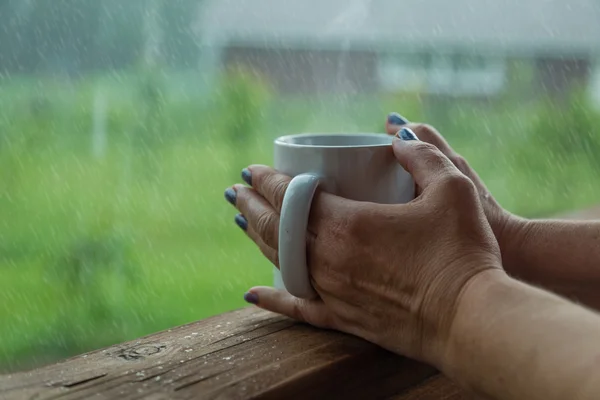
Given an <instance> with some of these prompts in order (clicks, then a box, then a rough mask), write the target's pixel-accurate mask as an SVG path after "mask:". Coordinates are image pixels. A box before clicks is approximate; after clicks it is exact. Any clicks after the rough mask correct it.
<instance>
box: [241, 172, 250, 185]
mask: <svg viewBox="0 0 600 400" xmlns="http://www.w3.org/2000/svg"><path fill="white" fill-rule="evenodd" d="M242 179H243V180H244V182H246V183H247V184H248V185H250V186H252V172H250V170H249V169H248V168H244V169H243V170H242Z"/></svg>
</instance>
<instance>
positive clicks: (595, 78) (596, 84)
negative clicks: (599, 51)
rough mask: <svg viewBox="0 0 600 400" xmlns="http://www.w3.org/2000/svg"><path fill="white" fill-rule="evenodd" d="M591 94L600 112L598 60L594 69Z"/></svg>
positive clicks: (599, 71)
mask: <svg viewBox="0 0 600 400" xmlns="http://www.w3.org/2000/svg"><path fill="white" fill-rule="evenodd" d="M589 94H590V97H591V99H592V103H593V104H594V105H595V106H596V108H597V109H598V110H600V59H598V60H596V62H595V63H594V65H593V67H592V75H591V79H590V89H589Z"/></svg>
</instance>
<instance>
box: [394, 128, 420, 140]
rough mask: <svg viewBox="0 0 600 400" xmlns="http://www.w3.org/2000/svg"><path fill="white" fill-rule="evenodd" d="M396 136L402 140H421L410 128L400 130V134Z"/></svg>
mask: <svg viewBox="0 0 600 400" xmlns="http://www.w3.org/2000/svg"><path fill="white" fill-rule="evenodd" d="M396 136H398V137H399V138H400V139H402V140H419V138H418V137H417V135H415V133H414V132H413V131H411V130H410V129H408V128H402V129H400V130H399V131H398V133H396Z"/></svg>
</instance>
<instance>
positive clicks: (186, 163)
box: [0, 76, 600, 370]
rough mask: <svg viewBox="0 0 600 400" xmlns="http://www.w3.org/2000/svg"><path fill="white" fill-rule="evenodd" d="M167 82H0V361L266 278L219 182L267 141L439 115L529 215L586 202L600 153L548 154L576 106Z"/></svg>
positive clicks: (191, 308) (215, 305)
mask: <svg viewBox="0 0 600 400" xmlns="http://www.w3.org/2000/svg"><path fill="white" fill-rule="evenodd" d="M40 82H42V83H43V84H42V83H40ZM140 82H141V83H140ZM144 82H145V83H144ZM236 82H237V83H236V85H239V86H240V87H241V86H243V85H245V84H246V83H244V82H245V81H243V80H241V81H236ZM144 84H145V85H148V84H150V85H151V87H154V88H156V93H158V97H153V96H154V95H153V94H152V93H150V94H148V92H147V91H146V92H144V91H143V90H142V89H143V87H142V89H140V87H141V85H144ZM98 85H100V86H101V87H102V88H103V90H104V91H105V93H106V94H107V96H108V97H107V98H108V103H107V104H108V114H107V117H106V118H107V134H108V136H107V143H108V146H107V150H106V154H105V156H104V157H102V158H99V159H97V158H94V157H93V156H92V151H91V132H92V126H93V122H92V121H93V108H92V105H93V96H94V87H96V86H98ZM153 85H154V86H153ZM192 86H193V85H192ZM170 87H171V85H170V83H169V80H168V79H165V80H164V81H162V82H161V81H154V80H152V79H150V81H144V80H143V79H137V78H133V77H126V76H125V77H124V76H110V77H96V78H89V79H87V80H83V81H81V82H76V83H74V84H73V85H72V86H69V85H66V84H65V83H60V82H59V83H52V82H49V83H48V81H45V80H37V79H32V78H19V79H18V80H16V79H15V80H12V81H10V82H0V274H1V275H0V338H2V342H3V346H2V348H1V349H0V370H14V369H20V368H25V367H29V366H34V365H37V364H39V363H44V362H49V361H52V360H55V359H58V358H62V357H65V356H68V355H72V354H75V353H78V352H82V351H87V350H91V349H94V348H98V347H101V346H106V345H110V344H114V343H117V342H121V341H124V340H127V339H133V338H135V337H138V336H141V335H144V334H148V333H151V332H154V331H158V330H161V329H166V328H169V327H171V326H174V325H178V324H182V323H186V322H190V321H193V320H198V319H202V318H205V317H208V316H210V315H214V314H217V313H222V312H224V311H227V310H232V309H235V308H238V307H241V306H243V305H244V303H243V301H242V295H243V293H244V292H245V290H246V289H247V288H248V287H250V286H253V285H259V284H270V283H271V279H272V267H271V266H270V265H269V263H268V262H267V261H266V260H265V259H264V258H263V257H262V255H261V254H260V252H259V251H258V250H257V249H256V248H255V247H254V245H253V244H252V243H251V242H250V241H249V240H247V239H246V237H245V235H244V234H243V233H242V232H241V231H240V230H239V229H237V228H236V227H235V225H234V224H233V216H234V215H235V210H233V208H232V207H230V206H229V205H228V204H227V203H226V202H225V201H224V199H223V191H224V189H225V188H226V187H227V186H229V185H231V184H233V183H236V182H238V181H239V171H240V170H241V169H242V168H243V167H244V166H246V165H247V164H249V163H266V164H270V163H271V160H272V139H273V138H274V137H276V136H278V135H280V134H288V133H297V132H309V131H312V132H316V131H319V132H342V131H350V132H359V131H363V132H364V131H369V132H381V131H382V130H383V121H384V119H385V116H386V114H387V113H388V112H389V111H393V110H396V111H399V112H402V113H404V114H406V116H407V117H409V118H411V119H415V120H424V119H426V120H427V121H431V122H434V123H435V122H439V123H440V130H442V132H443V133H444V134H445V135H446V137H447V138H448V140H449V141H450V142H451V144H452V145H453V146H454V147H455V148H456V149H457V150H458V151H459V152H461V153H462V154H463V155H464V156H466V158H467V159H468V160H469V161H470V162H471V164H472V165H473V166H474V167H475V168H476V170H477V171H478V172H479V174H480V175H481V176H482V178H483V179H484V180H485V181H486V183H487V184H488V186H489V187H490V189H491V190H492V192H493V193H494V194H495V195H496V197H497V198H498V199H499V201H500V202H501V203H502V204H503V205H504V206H505V207H507V208H508V209H510V210H511V211H513V212H517V213H519V214H522V215H526V216H537V215H544V214H549V213H552V212H556V211H560V210H566V209H572V208H578V207H581V206H585V205H588V204H591V203H593V202H595V201H597V199H598V198H600V188H599V185H597V183H596V181H595V179H596V178H595V177H597V176H598V164H597V163H595V154H597V152H596V150H599V149H600V146H599V147H598V148H595V149H594V148H591V147H590V146H592V145H593V144H594V143H595V142H589V143H588V142H585V143H583V145H581V146H583V147H581V146H580V148H583V149H587V148H589V150H588V151H587V152H583V153H578V152H577V151H576V149H575V150H573V149H570V150H568V152H567V153H561V151H560V149H561V147H560V146H561V140H563V138H564V137H572V136H573V135H577V134H579V133H578V132H570V131H569V132H566V131H565V130H568V129H569V127H568V126H567V127H565V126H561V127H560V129H558V128H557V131H556V132H554V131H553V130H552V126H559V125H557V123H555V122H556V121H561V120H562V119H563V118H566V117H565V116H569V115H580V114H581V110H584V111H586V113H587V109H585V108H584V107H585V106H584V105H578V108H577V109H575V110H574V111H572V110H571V111H570V109H569V108H567V109H565V110H564V111H562V112H564V114H565V115H554V116H552V115H550V116H548V114H547V113H545V111H544V110H546V109H545V108H542V109H540V105H539V104H509V105H506V104H497V105H493V106H490V105H481V104H477V103H458V102H456V101H454V102H449V103H448V104H447V105H446V106H445V109H444V111H445V112H444V113H443V114H444V115H442V116H440V115H437V114H436V113H435V112H431V111H428V109H427V107H425V106H424V105H423V103H421V102H420V101H419V100H418V98H415V97H414V96H362V97H360V96H359V97H354V98H352V99H350V98H344V97H334V96H331V97H330V98H325V99H324V98H320V99H318V100H316V99H307V98H288V99H285V101H283V100H282V99H278V98H276V97H274V96H273V95H269V94H268V92H266V91H264V90H263V89H261V88H257V87H256V85H249V86H248V87H246V88H245V89H244V91H240V92H239V93H238V92H236V90H237V89H236V87H237V86H236V87H234V88H233V89H232V88H229V92H227V91H223V93H225V94H222V95H221V96H217V97H215V98H212V97H209V98H204V99H202V98H200V97H198V98H196V97H193V96H191V97H190V96H187V95H185V96H184V95H181V94H178V95H177V94H173V93H171V92H169V91H168V89H169V88H170ZM181 87H182V86H181V85H178V86H177V88H178V90H180V89H181ZM232 90H233V91H232ZM226 93H229V95H227V94H226ZM240 93H242V94H240ZM34 99H37V100H34ZM40 99H41V100H40ZM44 100H46V101H47V102H45V101H44ZM442 108H444V107H442ZM586 113H584V114H585V115H588V114H589V115H590V118H591V119H593V118H597V115H595V114H593V113H592V112H591V111H590V112H589V113H587V114H586ZM540 118H542V119H543V122H544V124H540ZM552 118H555V120H553V119H552ZM440 121H441V122H440ZM590 121H591V120H590ZM597 121H600V119H597ZM590 126H592V127H593V126H600V123H599V124H595V125H594V124H590ZM577 129H579V130H581V129H587V128H585V126H584V127H578V128H577ZM588 130H590V132H588V133H589V135H590V137H592V138H597V137H598V131H594V130H593V129H591V128H590V129H588ZM540 132H541V133H540ZM540 135H541V136H540ZM540 138H542V139H541V140H540ZM548 138H549V139H548ZM550 139H551V140H550ZM545 143H548V146H546V145H545ZM590 143H591V144H590Z"/></svg>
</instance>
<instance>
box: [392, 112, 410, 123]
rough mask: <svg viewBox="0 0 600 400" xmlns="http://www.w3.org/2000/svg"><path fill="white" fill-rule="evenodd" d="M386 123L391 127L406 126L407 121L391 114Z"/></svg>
mask: <svg viewBox="0 0 600 400" xmlns="http://www.w3.org/2000/svg"><path fill="white" fill-rule="evenodd" d="M388 123H389V124H391V125H406V124H408V120H407V119H406V118H404V117H403V116H402V115H400V114H398V113H396V112H393V113H390V115H388Z"/></svg>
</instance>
